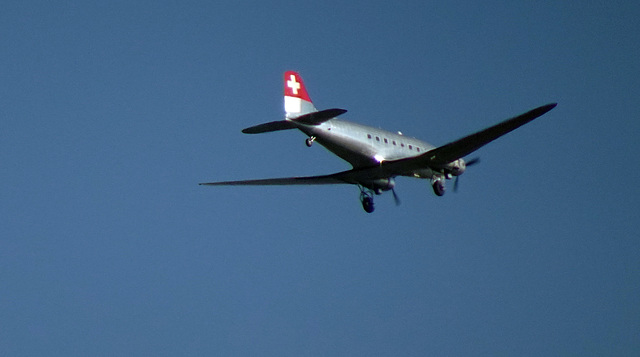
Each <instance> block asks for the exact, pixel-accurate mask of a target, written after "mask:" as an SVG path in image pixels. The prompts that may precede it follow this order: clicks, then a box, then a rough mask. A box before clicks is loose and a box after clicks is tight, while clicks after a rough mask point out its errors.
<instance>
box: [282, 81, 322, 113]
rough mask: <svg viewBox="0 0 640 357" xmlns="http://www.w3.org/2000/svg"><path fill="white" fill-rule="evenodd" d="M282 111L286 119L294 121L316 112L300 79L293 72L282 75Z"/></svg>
mask: <svg viewBox="0 0 640 357" xmlns="http://www.w3.org/2000/svg"><path fill="white" fill-rule="evenodd" d="M284 111H285V112H286V118H287V119H295V118H297V117H299V116H301V115H305V114H309V113H313V112H315V111H317V109H316V108H315V107H314V106H313V103H312V102H311V98H309V93H307V88H305V86H304V82H302V77H300V75H299V74H298V73H296V72H293V71H287V72H285V73H284Z"/></svg>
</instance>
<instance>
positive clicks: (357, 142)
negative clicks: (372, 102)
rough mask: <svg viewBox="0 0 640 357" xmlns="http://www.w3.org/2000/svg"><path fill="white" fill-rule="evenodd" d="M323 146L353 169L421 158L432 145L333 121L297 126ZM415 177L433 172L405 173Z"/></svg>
mask: <svg viewBox="0 0 640 357" xmlns="http://www.w3.org/2000/svg"><path fill="white" fill-rule="evenodd" d="M297 126H298V128H299V129H300V130H301V131H302V132H304V133H305V134H306V135H308V136H310V137H314V138H315V141H317V142H318V143H319V144H320V145H322V146H324V147H325V148H327V149H328V150H329V151H331V152H332V153H334V154H336V155H337V156H339V157H341V158H342V159H344V160H345V161H347V162H349V163H350V164H351V165H352V166H353V167H354V168H360V167H370V166H372V165H375V164H379V163H381V162H383V161H392V160H398V159H404V158H409V157H414V156H419V155H421V154H424V153H425V152H427V151H429V150H431V149H433V148H435V147H434V146H433V145H431V144H429V143H427V142H425V141H422V140H418V139H415V138H411V137H408V136H404V135H402V134H401V133H393V132H390V131H387V130H383V129H379V128H374V127H371V126H367V125H362V124H358V123H353V122H348V121H344V120H340V119H331V120H328V121H326V122H324V123H321V124H318V125H303V124H299V125H297ZM402 175H407V176H414V177H431V176H432V175H433V172H432V171H431V170H430V169H424V170H419V171H412V172H406V173H402Z"/></svg>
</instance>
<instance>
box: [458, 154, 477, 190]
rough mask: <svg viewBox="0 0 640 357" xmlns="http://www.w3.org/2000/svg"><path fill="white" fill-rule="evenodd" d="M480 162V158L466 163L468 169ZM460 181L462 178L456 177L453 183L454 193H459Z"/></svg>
mask: <svg viewBox="0 0 640 357" xmlns="http://www.w3.org/2000/svg"><path fill="white" fill-rule="evenodd" d="M479 162H480V158H479V157H474V158H473V159H470V160H469V161H465V164H466V167H469V166H473V165H475V164H477V163H479ZM458 180H460V176H456V179H455V181H453V192H458V185H459V183H458Z"/></svg>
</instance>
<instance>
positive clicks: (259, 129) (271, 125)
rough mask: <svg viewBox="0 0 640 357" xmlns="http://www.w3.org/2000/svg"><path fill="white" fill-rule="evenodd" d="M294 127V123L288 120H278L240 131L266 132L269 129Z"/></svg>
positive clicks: (249, 132) (250, 132) (251, 132)
mask: <svg viewBox="0 0 640 357" xmlns="http://www.w3.org/2000/svg"><path fill="white" fill-rule="evenodd" d="M295 127H296V125H295V124H294V123H292V122H290V121H288V120H278V121H272V122H270V123H264V124H259V125H255V126H252V127H250V128H246V129H242V132H243V133H245V134H260V133H268V132H271V131H279V130H287V129H294V128H295Z"/></svg>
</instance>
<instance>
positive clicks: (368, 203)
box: [362, 196, 376, 213]
mask: <svg viewBox="0 0 640 357" xmlns="http://www.w3.org/2000/svg"><path fill="white" fill-rule="evenodd" d="M362 208H364V211H365V212H367V213H372V212H373V211H374V210H375V209H376V208H375V207H374V206H373V197H370V196H366V197H364V198H363V199H362Z"/></svg>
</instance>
